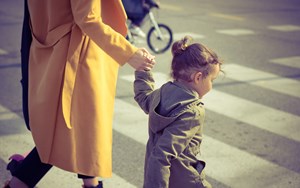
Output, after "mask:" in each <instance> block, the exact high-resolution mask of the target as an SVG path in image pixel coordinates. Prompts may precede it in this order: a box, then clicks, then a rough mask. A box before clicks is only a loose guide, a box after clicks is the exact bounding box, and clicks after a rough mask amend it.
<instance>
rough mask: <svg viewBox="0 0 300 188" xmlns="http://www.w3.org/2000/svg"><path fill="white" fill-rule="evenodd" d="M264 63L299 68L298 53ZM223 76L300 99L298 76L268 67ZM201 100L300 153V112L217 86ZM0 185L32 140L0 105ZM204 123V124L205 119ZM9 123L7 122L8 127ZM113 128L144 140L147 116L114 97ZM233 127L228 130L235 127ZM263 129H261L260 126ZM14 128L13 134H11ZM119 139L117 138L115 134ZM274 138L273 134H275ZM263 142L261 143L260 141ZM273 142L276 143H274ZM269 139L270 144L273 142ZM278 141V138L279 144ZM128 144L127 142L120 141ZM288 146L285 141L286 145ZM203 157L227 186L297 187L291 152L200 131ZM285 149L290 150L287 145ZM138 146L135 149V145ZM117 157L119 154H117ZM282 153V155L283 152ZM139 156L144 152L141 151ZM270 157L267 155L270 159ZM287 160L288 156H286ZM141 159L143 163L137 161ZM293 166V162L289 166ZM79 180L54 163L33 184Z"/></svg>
mask: <svg viewBox="0 0 300 188" xmlns="http://www.w3.org/2000/svg"><path fill="white" fill-rule="evenodd" d="M169 9H172V10H176V11H181V9H180V8H179V7H175V6H174V7H172V6H169ZM212 16H214V17H223V18H224V17H227V18H228V19H232V20H243V18H240V17H230V16H228V15H222V14H216V13H214V14H212ZM265 29H268V30H272V31H276V32H282V33H286V32H295V31H300V26H299V25H270V26H266V28H265ZM215 33H217V34H220V35H224V36H226V35H229V36H234V37H238V36H245V35H252V36H253V35H255V34H257V31H255V30H251V29H248V28H247V29H245V28H227V29H220V30H215ZM185 35H190V36H192V37H193V38H194V39H203V38H205V37H206V36H205V35H202V34H199V33H193V32H184V33H174V40H179V39H181V38H182V37H183V36H185ZM145 42H146V41H145V40H144V39H138V40H137V43H140V44H142V43H143V44H144V43H145ZM6 54H8V52H7V51H6V50H4V49H0V55H6ZM269 63H273V64H277V65H280V66H286V67H291V68H296V69H300V56H291V57H282V58H276V59H271V60H270V61H269ZM224 69H225V72H226V77H227V78H229V79H232V80H234V81H237V82H241V83H244V84H246V85H249V86H255V87H258V88H263V89H266V90H267V91H270V92H276V93H278V94H279V95H284V96H291V97H293V98H296V99H300V82H299V81H298V80H295V79H292V78H286V77H281V76H278V75H275V74H271V73H269V72H267V71H261V70H256V69H253V68H250V67H246V66H242V65H239V64H234V63H232V64H226V65H225V66H224ZM154 77H155V80H156V87H159V86H161V85H162V84H163V83H165V82H166V81H167V80H168V75H166V74H165V73H162V72H154ZM119 79H120V80H121V81H125V82H127V84H128V83H132V82H133V79H134V76H133V75H132V74H131V75H120V78H119ZM204 103H205V106H206V109H207V110H208V111H211V112H213V113H216V114H221V115H222V116H224V117H225V118H227V119H231V120H235V121H238V122H240V123H243V124H245V125H247V126H248V127H254V128H256V129H257V130H261V132H263V133H262V135H264V134H265V133H270V135H272V136H274V137H276V138H277V137H278V138H280V139H278V140H288V142H287V143H295V144H294V145H293V147H291V148H295V149H296V151H294V152H295V153H296V154H297V153H300V151H299V150H300V147H299V143H300V127H299V126H300V116H299V115H296V114H292V113H289V112H285V111H283V110H279V109H276V108H273V107H271V106H267V105H264V104H260V103H258V102H254V101H250V100H248V99H245V98H243V97H240V96H235V95H233V94H230V93H227V92H224V91H221V90H217V89H216V90H213V91H211V92H210V93H209V94H208V95H207V96H205V99H204ZM0 125H1V127H0V130H1V131H0V132H1V133H2V135H0V148H1V149H0V162H1V163H0V172H1V176H0V185H2V184H3V183H4V181H5V180H6V179H8V178H9V174H8V172H7V171H5V169H4V168H5V165H6V163H7V162H8V157H9V156H10V155H11V154H12V153H15V152H21V153H25V152H27V151H28V150H30V149H31V148H32V147H33V145H34V143H33V141H32V138H31V135H30V132H28V131H27V130H26V129H25V125H24V122H23V119H22V118H20V117H19V116H18V115H17V114H15V113H14V112H12V111H10V110H9V109H7V108H5V107H4V106H1V105H0ZM206 126H209V122H208V123H207V125H206ZM8 127H10V128H8ZM12 127H13V129H14V134H10V133H9V132H8V134H5V133H7V132H5V131H9V129H12ZM113 129H114V132H116V133H118V134H121V135H124V136H125V137H128V138H130V139H132V140H133V141H134V142H136V143H139V144H141V145H142V146H145V144H146V142H147V139H148V132H147V131H148V129H147V116H146V115H145V114H144V113H143V111H142V110H141V109H140V108H139V107H138V106H137V105H136V104H135V103H131V102H128V101H126V100H123V99H121V98H116V101H115V117H114V125H113ZM235 131H236V130H232V132H235ZM264 131H265V132H264ZM16 132H17V134H15V133H16ZM115 139H118V138H115ZM276 141H277V140H276ZM262 144H263V143H262ZM275 144H277V143H275ZM275 144H274V145H275ZM280 144H282V143H278V145H280ZM122 147H124V148H128V149H130V146H126V145H124V146H122ZM286 147H287V148H288V147H289V145H286ZM201 150H202V153H203V158H204V160H205V161H206V162H207V168H206V173H207V176H208V177H210V178H212V179H214V180H216V181H218V182H220V183H222V184H223V185H224V187H226V188H253V187H255V188H256V187H264V188H276V187H280V188H282V187H284V188H299V187H300V159H298V158H296V157H294V158H289V157H290V156H296V154H294V155H293V154H289V153H282V154H277V153H276V152H274V153H275V154H276V155H278V156H274V157H273V158H278V160H270V159H269V158H267V157H266V156H263V155H256V154H255V153H254V152H249V151H247V150H244V149H243V148H239V147H237V146H235V145H232V144H229V143H226V142H223V141H221V140H219V139H218V138H216V137H214V136H213V135H207V134H205V129H204V140H203V144H202V148H201ZM288 151H289V150H288ZM136 152H138V151H136ZM141 153H142V152H141ZM118 157H122V156H118ZM284 157H285V158H284ZM140 158H143V156H142V155H141V156H140ZM273 158H272V159H273ZM286 161H291V162H286ZM139 165H143V164H139ZM290 166H293V167H290ZM128 173H129V174H130V175H131V176H138V177H141V178H142V176H143V175H142V174H136V173H135V172H131V171H130V172H128ZM80 184H81V182H80V180H78V179H77V177H76V175H75V174H72V173H66V172H65V171H62V170H60V169H57V168H54V169H53V170H51V171H50V172H49V174H47V176H45V178H44V179H43V180H42V181H41V182H40V183H39V184H38V187H41V188H47V187H60V188H67V187H78V185H80ZM104 186H105V187H110V188H118V187H122V188H137V187H140V186H141V185H140V184H139V183H137V182H134V181H132V180H129V179H127V178H126V177H124V176H123V175H121V173H119V172H118V171H115V172H114V173H113V177H112V178H111V179H104Z"/></svg>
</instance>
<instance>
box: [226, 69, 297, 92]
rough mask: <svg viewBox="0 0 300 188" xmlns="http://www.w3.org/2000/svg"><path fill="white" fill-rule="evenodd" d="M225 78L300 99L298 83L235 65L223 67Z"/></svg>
mask: <svg viewBox="0 0 300 188" xmlns="http://www.w3.org/2000/svg"><path fill="white" fill-rule="evenodd" d="M224 71H225V72H226V77H228V78H231V79H234V80H238V81H242V82H247V83H248V84H251V85H255V86H259V87H262V88H266V89H270V90H273V91H276V92H279V93H283V94H287V95H291V96H293V97H299V98H300V82H299V81H296V80H293V79H288V78H283V77H280V76H277V75H275V74H271V73H267V72H264V71H259V70H255V69H252V68H247V67H244V66H241V65H237V64H227V65H225V66H224Z"/></svg>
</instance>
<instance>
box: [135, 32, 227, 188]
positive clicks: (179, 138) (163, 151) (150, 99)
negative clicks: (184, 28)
mask: <svg viewBox="0 0 300 188" xmlns="http://www.w3.org/2000/svg"><path fill="white" fill-rule="evenodd" d="M191 40H192V39H191V37H188V36H186V37H184V38H183V39H182V40H180V41H177V42H175V43H174V44H173V46H172V54H173V60H172V66H171V76H172V78H173V81H170V82H167V83H165V84H164V85H163V86H162V87H161V88H159V89H157V90H154V79H153V77H152V73H151V72H150V71H142V70H139V71H135V81H134V92H135V100H136V101H137V103H138V104H139V106H140V107H141V108H142V109H143V110H144V112H145V113H146V114H149V140H148V143H147V150H146V157H145V167H144V168H145V169H144V171H145V172H144V188H168V187H169V188H183V187H187V188H204V187H206V188H208V187H209V188H210V187H211V185H210V184H209V183H208V182H207V181H206V180H205V175H204V173H203V169H204V167H205V162H204V161H202V160H199V157H198V156H199V154H200V144H201V142H202V136H203V135H202V134H203V123H204V104H203V103H202V102H201V98H202V97H203V96H204V95H205V94H206V93H208V92H209V91H210V90H211V89H212V83H213V80H214V79H216V78H217V76H218V74H219V72H220V67H221V64H222V62H221V61H220V60H219V58H218V56H217V55H216V53H214V52H213V51H211V50H210V49H208V48H207V47H205V46H204V45H202V44H200V43H193V44H190V42H191Z"/></svg>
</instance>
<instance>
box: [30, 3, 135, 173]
mask: <svg viewBox="0 0 300 188" xmlns="http://www.w3.org/2000/svg"><path fill="white" fill-rule="evenodd" d="M28 6H29V11H30V16H31V24H32V32H33V42H32V45H31V49H30V60H29V63H30V65H29V116H30V127H31V130H32V135H33V138H34V141H35V144H36V146H37V149H38V152H39V155H40V157H41V160H42V162H45V163H50V164H53V165H55V166H57V167H59V168H62V169H65V170H68V171H71V172H75V173H80V174H84V175H89V176H101V177H110V176H111V175H112V156H111V155H112V120H113V107H114V97H115V89H116V81H117V74H118V67H119V66H120V65H123V64H124V63H126V62H127V60H128V59H129V58H130V57H131V56H132V55H133V54H134V53H135V52H136V50H137V48H136V47H134V46H132V45H131V44H130V43H129V42H128V41H127V40H126V39H125V38H124V36H125V35H126V31H127V28H126V25H125V21H126V15H125V12H124V9H123V7H122V4H121V1H120V0H109V1H107V0H89V1H80V0H71V1H70V0H48V1H46V0H28Z"/></svg>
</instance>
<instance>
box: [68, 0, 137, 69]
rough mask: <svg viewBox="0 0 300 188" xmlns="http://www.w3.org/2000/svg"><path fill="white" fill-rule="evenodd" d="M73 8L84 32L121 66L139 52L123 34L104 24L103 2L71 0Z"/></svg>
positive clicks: (74, 14) (97, 0)
mask: <svg viewBox="0 0 300 188" xmlns="http://www.w3.org/2000/svg"><path fill="white" fill-rule="evenodd" d="M71 7H72V13H73V17H74V21H75V23H76V24H77V25H78V26H79V27H80V29H81V30H82V32H83V33H85V34H86V35H87V36H89V37H90V38H91V39H92V40H93V41H94V42H95V43H96V44H97V45H98V46H99V47H100V48H101V49H102V50H103V51H105V52H106V53H107V54H108V55H110V56H111V57H112V58H113V59H114V60H116V61H117V62H118V63H119V64H120V65H123V64H125V63H126V62H127V61H128V59H129V58H130V57H131V56H132V55H133V54H134V53H135V52H136V51H137V48H136V47H135V46H133V45H131V44H130V43H129V42H128V41H127V40H126V38H125V37H124V36H122V34H120V33H118V32H117V31H115V30H114V29H113V28H112V27H110V26H109V25H107V24H105V23H104V22H103V19H102V17H101V11H102V10H101V0H89V1H81V0H71ZM106 11H107V10H106ZM108 11H117V10H108ZM111 19H114V18H111ZM124 24H125V23H124Z"/></svg>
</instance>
